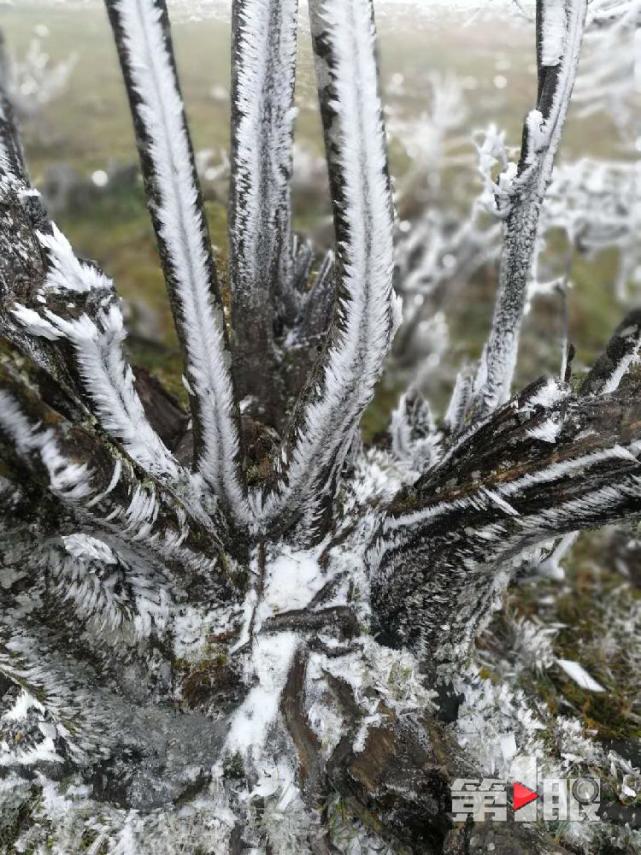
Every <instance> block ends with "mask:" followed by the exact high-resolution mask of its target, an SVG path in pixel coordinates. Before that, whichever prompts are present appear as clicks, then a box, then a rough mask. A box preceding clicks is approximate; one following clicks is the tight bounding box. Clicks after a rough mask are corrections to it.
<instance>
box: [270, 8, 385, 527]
mask: <svg viewBox="0 0 641 855" xmlns="http://www.w3.org/2000/svg"><path fill="white" fill-rule="evenodd" d="M310 17H311V25H312V36H313V42H314V51H315V56H316V66H317V78H318V87H319V95H320V102H321V111H322V115H323V121H324V129H325V147H326V152H327V159H328V165H329V173H330V186H331V194H332V201H333V206H334V222H335V230H336V282H337V289H338V299H337V306H336V312H335V317H334V321H333V326H332V331H331V333H330V337H329V343H328V347H327V348H326V351H325V353H324V354H323V355H322V357H321V363H320V364H319V365H318V366H317V370H316V373H315V376H314V377H313V379H312V382H311V384H310V387H309V389H308V393H307V395H306V396H304V398H303V400H302V402H301V403H300V404H299V407H298V410H297V412H296V413H295V414H294V417H293V420H292V425H293V427H292V431H291V433H290V436H289V437H288V439H287V441H286V444H285V446H284V449H283V454H282V459H281V460H280V461H278V463H280V464H281V465H280V476H279V479H278V482H277V484H276V489H275V493H274V494H273V495H272V496H271V497H270V498H269V499H268V500H267V503H266V507H265V513H266V515H267V517H268V518H271V519H274V518H275V517H276V516H278V517H279V518H280V522H281V524H282V522H285V521H286V520H287V519H288V518H289V519H291V517H292V516H293V515H295V516H302V517H303V518H304V527H305V528H306V530H307V531H308V532H314V531H316V530H317V528H318V525H319V515H320V514H321V513H322V511H323V510H326V509H327V506H328V503H331V499H332V493H333V489H334V486H335V481H336V478H337V476H338V474H339V473H340V470H341V467H342V465H343V463H344V461H345V457H346V455H347V453H348V451H349V448H350V446H351V444H352V441H353V439H354V434H355V432H356V430H357V429H358V424H359V421H360V418H361V415H362V413H363V410H364V409H365V407H366V406H367V404H368V403H369V402H370V400H371V398H372V396H373V393H374V387H375V384H376V382H377V380H378V379H379V376H380V374H381V371H382V368H383V363H384V360H385V357H386V355H387V353H388V351H389V348H390V344H391V340H392V334H393V331H394V327H395V324H396V319H395V298H394V294H393V289H392V273H393V246H392V232H393V212H392V200H391V192H390V182H389V175H388V167H387V153H386V145H385V133H384V128H383V120H382V112H381V102H380V96H379V89H378V70H377V65H376V57H375V27H374V18H373V8H372V3H371V0H312V2H311V3H310Z"/></svg>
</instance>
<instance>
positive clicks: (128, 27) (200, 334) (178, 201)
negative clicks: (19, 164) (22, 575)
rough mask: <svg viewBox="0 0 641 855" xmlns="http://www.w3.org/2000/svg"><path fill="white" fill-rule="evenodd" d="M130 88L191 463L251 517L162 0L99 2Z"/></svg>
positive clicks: (237, 516)
mask: <svg viewBox="0 0 641 855" xmlns="http://www.w3.org/2000/svg"><path fill="white" fill-rule="evenodd" d="M106 6H107V10H108V12H109V17H110V20H111V24H112V27H113V31H114V36H115V41H116V45H117V48H118V53H119V56H120V62H121V66H122V71H123V75H124V79H125V84H126V87H127V92H128V94H129V101H130V106H131V112H132V116H133V120H134V128H135V131H136V141H137V144H138V151H139V154H140V160H141V164H142V171H143V176H144V179H145V188H146V192H147V197H148V205H149V210H150V213H151V217H152V221H153V225H154V229H155V231H156V237H157V240H158V247H159V251H160V258H161V262H162V266H163V270H164V273H165V279H166V281H167V287H168V290H169V296H170V300H171V304H172V310H173V313H174V319H175V323H176V329H177V332H178V337H179V339H180V341H181V345H182V349H183V355H184V359H185V365H186V379H187V383H188V387H189V390H190V401H191V407H192V413H193V416H194V435H195V467H196V470H197V471H198V472H199V473H200V474H202V476H203V478H204V479H205V480H206V482H207V483H208V484H209V485H210V487H211V488H212V489H213V490H214V492H215V493H216V495H217V496H218V497H219V499H220V501H221V502H222V504H223V506H224V507H225V508H226V509H227V510H228V511H229V513H230V515H231V518H232V520H234V521H236V522H237V523H240V524H244V523H247V522H248V521H249V509H248V507H247V502H246V498H245V489H244V483H243V478H242V474H241V466H240V448H239V436H238V419H239V416H238V408H237V405H236V402H235V397H234V390H233V384H232V378H231V373H230V355H229V349H228V344H227V335H226V330H225V321H224V316H223V305H222V301H221V297H220V291H219V288H218V282H217V277H216V270H215V266H214V260H213V256H212V252H211V242H210V238H209V232H208V228H207V222H206V219H205V215H204V211H203V206H202V200H201V196H200V190H199V186H198V179H197V175H196V167H195V162H194V155H193V149H192V145H191V139H190V137H189V131H188V129H187V124H186V119H185V111H184V107H183V101H182V96H181V94H180V89H179V84H178V78H177V73H176V67H175V62H174V57H173V49H172V44H171V35H170V32H169V21H168V17H167V10H166V4H165V2H164V0H114V2H110V0H107V2H106Z"/></svg>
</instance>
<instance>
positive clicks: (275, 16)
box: [229, 0, 298, 422]
mask: <svg viewBox="0 0 641 855" xmlns="http://www.w3.org/2000/svg"><path fill="white" fill-rule="evenodd" d="M232 30H233V45H234V49H233V55H232V81H233V85H232V152H231V176H232V180H231V194H230V207H229V234H230V247H231V255H230V287H231V291H232V319H233V325H234V375H235V378H236V382H237V385H238V394H239V396H240V398H241V399H244V398H247V397H249V398H250V399H254V400H253V405H254V406H253V409H254V411H256V412H257V413H258V414H259V416H260V417H261V418H263V419H264V420H266V421H267V422H273V421H274V416H273V415H272V413H271V410H272V409H273V408H274V407H278V405H279V401H278V395H277V394H276V390H275V389H274V386H275V383H274V380H275V373H276V371H275V369H276V363H277V353H276V345H275V343H274V331H275V330H274V327H275V317H276V316H283V315H284V316H285V317H286V318H287V317H288V318H289V320H290V321H291V320H293V319H294V318H295V315H296V311H297V308H298V307H297V305H296V304H294V305H290V303H291V300H290V293H291V286H292V283H291V279H292V274H293V269H292V265H293V258H292V234H291V203H290V188H289V185H290V179H291V172H292V142H293V126H294V116H295V110H294V82H295V73H296V50H297V36H298V0H268V2H263V0H235V2H234V4H233V12H232Z"/></svg>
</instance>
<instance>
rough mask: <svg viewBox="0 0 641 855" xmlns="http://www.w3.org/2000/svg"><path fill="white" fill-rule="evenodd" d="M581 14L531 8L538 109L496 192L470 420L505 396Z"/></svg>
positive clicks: (549, 0) (557, 2)
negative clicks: (502, 221)
mask: <svg viewBox="0 0 641 855" xmlns="http://www.w3.org/2000/svg"><path fill="white" fill-rule="evenodd" d="M586 8H587V2H586V0H538V2H537V66H538V72H539V76H538V79H539V83H538V102H537V107H536V109H535V110H532V111H531V112H530V113H529V115H528V117H527V119H526V121H525V125H524V128H523V145H522V149H521V158H520V161H519V165H518V169H517V172H516V175H515V176H514V177H512V178H508V179H505V177H504V183H503V184H502V185H501V190H502V191H503V192H504V193H505V194H506V195H507V197H508V200H507V205H508V211H507V217H506V226H505V241H504V247H503V253H502V257H501V263H500V273H499V287H498V294H497V298H496V305H495V309H494V317H493V320H492V328H491V331H490V336H489V339H488V342H487V344H486V347H485V352H484V354H483V357H482V364H481V366H480V369H479V384H480V388H479V389H477V392H476V396H475V405H474V411H475V413H476V415H477V416H483V415H485V414H487V413H488V412H491V411H492V410H493V409H495V408H496V407H498V406H500V405H501V404H503V403H505V401H507V399H508V398H509V396H510V388H511V385H512V379H513V376H514V369H515V365H516V357H517V351H518V344H519V334H520V329H521V323H522V320H523V313H524V309H525V305H526V296H527V282H528V277H529V274H530V269H531V266H532V261H533V257H534V252H535V245H536V237H537V230H538V224H539V216H540V212H541V206H542V203H543V198H544V195H545V191H546V189H547V186H548V184H549V182H550V179H551V177H552V167H553V165H554V158H555V156H556V152H557V149H558V147H559V143H560V140H561V134H562V131H563V126H564V123H565V118H566V115H567V111H568V107H569V103H570V97H571V95H572V88H573V86H574V81H575V78H576V72H577V65H578V61H579V54H580V50H581V41H582V37H583V31H584V27H585V17H586Z"/></svg>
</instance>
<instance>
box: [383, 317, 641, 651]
mask: <svg viewBox="0 0 641 855" xmlns="http://www.w3.org/2000/svg"><path fill="white" fill-rule="evenodd" d="M626 326H627V333H628V335H627V336H622V334H621V332H620V333H619V334H618V336H617V337H616V338H617V340H624V341H625V342H628V341H631V340H632V339H634V341H635V342H636V347H635V348H634V350H635V353H636V352H637V351H638V341H639V327H638V324H636V323H633V322H632V321H630V322H629V323H627V325H626ZM622 332H626V330H623V331H622ZM626 347H627V348H628V350H626V354H627V352H628V351H629V350H631V349H632V345H629V346H628V345H627V344H626ZM632 364H633V361H632V360H631V359H628V358H627V357H626V356H624V357H623V358H622V360H621V361H620V362H619V363H618V366H617V367H616V369H615V373H616V374H617V377H619V376H620V377H621V378H622V377H623V376H624V375H625V370H626V369H629V368H630V367H631V366H632ZM610 376H611V375H610ZM638 385H639V381H638V372H637V373H635V374H633V375H631V376H630V377H629V378H628V379H627V382H626V383H625V384H622V385H621V386H620V387H619V388H617V387H618V384H616V385H615V384H614V383H606V384H604V385H603V386H602V387H601V391H600V394H593V395H589V396H585V395H581V396H576V395H573V394H572V393H571V390H570V387H569V386H566V385H564V384H561V383H559V382H558V381H553V380H544V381H538V382H537V383H535V384H533V385H532V386H531V387H528V389H526V390H525V391H524V392H523V393H522V394H521V395H519V396H518V397H517V398H516V399H514V400H513V401H512V402H511V403H509V404H507V405H506V406H504V407H502V408H501V409H499V410H498V411H497V412H496V414H494V415H493V416H492V417H491V418H489V419H488V420H487V421H486V422H485V424H484V425H483V426H482V427H480V428H478V429H477V430H474V431H471V432H470V434H469V435H468V436H467V437H466V438H465V439H463V440H461V441H460V442H459V443H457V444H456V445H455V446H454V447H453V448H452V449H450V451H449V452H448V453H447V454H446V455H444V457H443V458H442V460H441V462H440V463H439V464H438V465H437V466H436V467H435V468H434V469H432V470H431V471H430V472H428V473H427V474H425V475H424V476H423V477H422V478H421V479H420V480H419V481H418V482H417V483H416V484H415V485H414V486H413V487H412V488H410V489H407V490H406V491H405V492H404V493H402V494H401V495H399V496H398V498H397V499H396V500H395V502H394V503H393V504H392V506H391V509H390V511H389V513H388V514H387V516H386V517H385V519H384V520H383V522H382V525H381V529H380V531H379V535H378V539H377V540H376V542H375V544H374V546H373V548H372V551H371V562H372V568H373V569H372V572H373V577H372V603H373V607H374V611H375V613H376V615H377V618H378V620H379V622H380V624H379V629H380V632H381V634H382V637H383V638H385V639H386V640H387V641H389V642H390V643H392V644H400V645H404V646H407V645H409V646H410V647H412V648H414V649H416V650H418V651H420V653H421V655H422V656H428V657H430V658H431V657H436V659H437V660H439V661H442V662H450V663H451V662H452V660H456V659H457V658H460V657H461V656H465V655H467V653H468V652H469V648H470V644H471V642H472V641H473V640H474V638H475V636H476V634H477V633H478V630H479V627H480V626H482V625H483V624H484V622H485V621H487V620H488V619H489V615H490V613H491V610H492V608H493V607H495V606H496V605H497V604H498V603H499V602H500V597H501V594H502V593H503V591H504V590H505V588H506V586H507V584H508V582H509V580H510V578H511V573H512V572H513V570H514V565H515V562H516V561H517V560H518V559H519V557H520V556H521V555H522V553H523V552H524V550H527V549H530V548H532V547H535V546H536V545H537V544H540V543H542V542H544V541H547V540H549V539H550V538H551V537H554V536H557V535H563V534H566V533H569V532H572V531H575V530H577V529H579V528H592V527H595V526H599V525H603V524H605V523H608V522H612V521H615V520H617V519H622V518H624V517H626V516H632V515H636V514H639V513H641V462H640V460H639V457H640V455H641V428H640V424H641V410H640V409H639V398H638Z"/></svg>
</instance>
